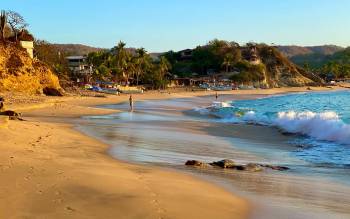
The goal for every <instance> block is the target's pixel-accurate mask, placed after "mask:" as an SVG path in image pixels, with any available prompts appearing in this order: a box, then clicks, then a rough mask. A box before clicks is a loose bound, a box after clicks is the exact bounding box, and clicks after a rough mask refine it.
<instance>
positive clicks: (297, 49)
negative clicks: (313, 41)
mask: <svg viewBox="0 0 350 219" xmlns="http://www.w3.org/2000/svg"><path fill="white" fill-rule="evenodd" d="M277 49H278V50H279V51H280V52H281V53H282V54H283V55H285V56H287V57H288V58H291V57H294V56H300V55H309V54H315V53H317V54H321V55H332V54H334V53H336V52H339V51H341V50H343V49H344V48H343V47H340V46H336V45H324V46H277Z"/></svg>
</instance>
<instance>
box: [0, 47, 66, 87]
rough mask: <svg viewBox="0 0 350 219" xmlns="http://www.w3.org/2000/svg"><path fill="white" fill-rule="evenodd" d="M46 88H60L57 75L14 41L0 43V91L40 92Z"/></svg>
mask: <svg viewBox="0 0 350 219" xmlns="http://www.w3.org/2000/svg"><path fill="white" fill-rule="evenodd" d="M47 88H53V89H56V90H61V88H60V85H59V81H58V78H57V76H56V75H54V74H53V73H52V71H51V70H50V68H49V67H47V65H46V64H44V63H42V62H40V61H36V60H33V59H31V58H30V57H29V55H28V54H27V52H26V50H24V49H23V48H21V47H19V46H18V45H17V44H15V43H7V44H6V46H4V45H3V44H0V91H11V92H12V91H16V92H23V93H26V94H42V93H43V90H44V89H47Z"/></svg>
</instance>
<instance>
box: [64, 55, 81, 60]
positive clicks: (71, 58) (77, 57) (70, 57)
mask: <svg viewBox="0 0 350 219" xmlns="http://www.w3.org/2000/svg"><path fill="white" fill-rule="evenodd" d="M66 59H69V60H73V59H85V56H67V57H66Z"/></svg>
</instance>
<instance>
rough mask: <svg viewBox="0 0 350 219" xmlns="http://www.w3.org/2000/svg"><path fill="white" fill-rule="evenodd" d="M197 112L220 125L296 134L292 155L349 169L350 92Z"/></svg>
mask: <svg viewBox="0 0 350 219" xmlns="http://www.w3.org/2000/svg"><path fill="white" fill-rule="evenodd" d="M197 111H199V112H200V113H201V114H208V115H211V116H215V117H216V118H217V120H219V121H221V122H228V123H251V124H257V125H266V126H273V127H276V128H278V129H280V130H281V131H282V132H283V133H286V134H295V137H294V138H293V139H294V140H292V142H291V143H293V144H295V145H296V146H297V148H298V149H297V150H296V151H294V152H293V155H294V156H297V157H298V158H301V159H303V160H305V161H308V162H311V163H315V164H318V165H336V166H343V167H350V92H349V91H339V92H319V93H299V94H289V95H281V96H273V97H267V98H262V99H257V100H240V101H232V102H224V103H219V102H218V103H214V104H213V105H212V106H211V107H208V108H200V109H197Z"/></svg>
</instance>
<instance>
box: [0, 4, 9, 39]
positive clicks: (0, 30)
mask: <svg viewBox="0 0 350 219" xmlns="http://www.w3.org/2000/svg"><path fill="white" fill-rule="evenodd" d="M6 26H7V16H6V12H5V11H1V14H0V37H1V40H2V41H3V42H4V41H5V38H6V36H5V30H6Z"/></svg>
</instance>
